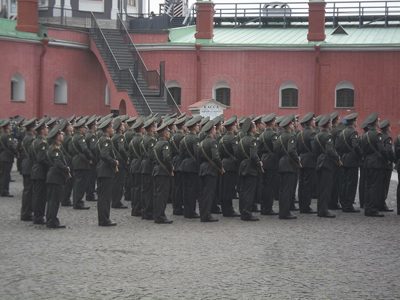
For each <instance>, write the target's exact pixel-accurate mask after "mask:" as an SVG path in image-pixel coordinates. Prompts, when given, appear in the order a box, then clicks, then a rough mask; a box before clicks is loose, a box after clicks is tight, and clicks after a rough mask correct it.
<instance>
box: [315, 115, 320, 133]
mask: <svg viewBox="0 0 400 300" xmlns="http://www.w3.org/2000/svg"><path fill="white" fill-rule="evenodd" d="M321 119H322V115H319V116H318V117H316V118H315V126H314V132H315V133H318V132H320V131H321V129H320V128H319V121H320V120H321Z"/></svg>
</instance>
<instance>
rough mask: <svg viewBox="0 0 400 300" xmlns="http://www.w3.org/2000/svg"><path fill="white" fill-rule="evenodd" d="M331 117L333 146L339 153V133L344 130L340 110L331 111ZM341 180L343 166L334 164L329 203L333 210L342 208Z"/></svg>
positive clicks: (329, 207)
mask: <svg viewBox="0 0 400 300" xmlns="http://www.w3.org/2000/svg"><path fill="white" fill-rule="evenodd" d="M330 117H331V120H332V129H331V134H332V141H333V148H334V149H335V151H336V152H338V154H339V150H338V143H337V139H338V137H339V134H340V133H341V132H342V130H340V129H339V127H338V124H339V120H340V117H339V112H337V111H335V112H333V113H331V115H330ZM341 182H342V168H341V167H339V166H338V165H337V164H333V187H332V195H331V201H330V202H329V204H328V209H332V210H341V209H342V207H341V206H340V205H339V195H340V190H341V187H342V185H341Z"/></svg>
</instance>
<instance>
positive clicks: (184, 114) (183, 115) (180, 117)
mask: <svg viewBox="0 0 400 300" xmlns="http://www.w3.org/2000/svg"><path fill="white" fill-rule="evenodd" d="M185 116H186V113H185V112H184V113H183V114H181V115H180V116H179V117H178V119H182V118H183V117H185Z"/></svg>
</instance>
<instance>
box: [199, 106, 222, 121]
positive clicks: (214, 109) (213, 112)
mask: <svg viewBox="0 0 400 300" xmlns="http://www.w3.org/2000/svg"><path fill="white" fill-rule="evenodd" d="M223 112H224V109H223V108H222V107H221V106H220V105H218V104H214V103H207V104H204V105H202V106H201V107H200V115H202V116H203V117H210V119H214V118H215V117H218V116H219V115H221V114H223Z"/></svg>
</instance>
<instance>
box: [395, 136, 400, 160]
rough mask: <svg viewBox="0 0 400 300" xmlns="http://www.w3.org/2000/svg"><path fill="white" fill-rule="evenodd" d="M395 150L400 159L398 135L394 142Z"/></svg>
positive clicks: (399, 139)
mask: <svg viewBox="0 0 400 300" xmlns="http://www.w3.org/2000/svg"><path fill="white" fill-rule="evenodd" d="M394 151H395V154H396V159H400V138H399V137H397V138H396V140H395V142H394Z"/></svg>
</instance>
